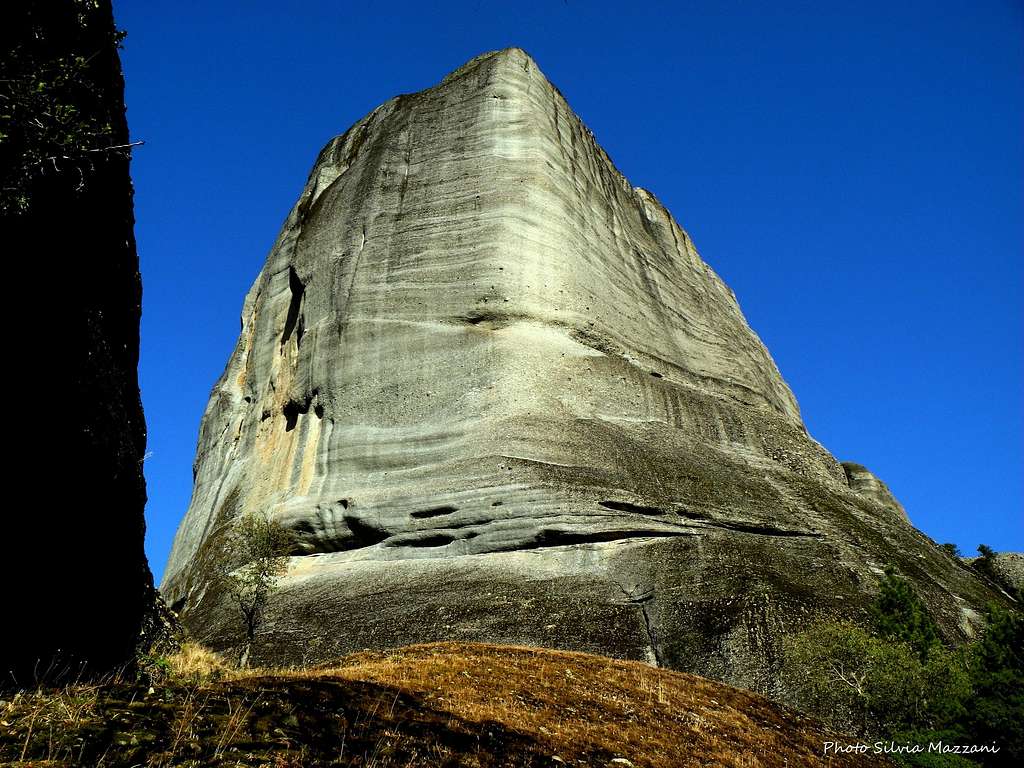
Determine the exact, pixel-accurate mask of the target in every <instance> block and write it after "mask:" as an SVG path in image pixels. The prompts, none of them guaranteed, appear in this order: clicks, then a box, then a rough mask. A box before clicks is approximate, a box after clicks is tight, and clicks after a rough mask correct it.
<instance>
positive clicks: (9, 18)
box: [0, 0, 155, 685]
mask: <svg viewBox="0 0 1024 768" xmlns="http://www.w3.org/2000/svg"><path fill="white" fill-rule="evenodd" d="M5 22H6V23H5V24H0V28H2V29H3V31H2V35H3V37H4V40H3V43H4V44H3V45H2V46H0V48H2V50H3V51H4V53H3V56H4V66H3V72H4V81H3V84H2V86H0V87H2V88H3V89H4V97H5V100H4V104H5V107H4V109H5V111H7V112H9V113H13V114H14V116H15V118H14V120H13V121H12V122H11V123H9V124H5V125H4V126H3V130H4V133H5V134H6V135H5V136H4V141H3V142H0V146H2V151H3V162H2V163H0V164H2V166H3V168H4V185H3V195H4V197H3V203H4V205H3V224H4V232H5V240H6V242H7V245H8V246H9V252H8V255H9V256H10V259H9V260H8V263H9V264H10V266H11V267H12V269H13V274H11V275H9V280H8V285H9V286H10V289H11V293H12V296H13V297H14V298H15V299H16V300H20V301H21V302H24V306H23V307H19V309H18V312H17V313H11V315H10V318H11V328H12V331H14V329H17V331H16V332H12V334H11V336H12V361H13V360H14V359H15V358H14V355H16V359H17V366H18V371H17V373H16V374H15V373H14V371H13V369H12V375H11V376H10V377H9V380H10V381H11V382H16V383H14V384H12V388H13V389H15V390H16V391H15V394H14V397H12V398H11V399H9V400H8V404H9V406H10V408H9V411H10V412H11V415H12V416H13V420H14V424H13V428H12V429H11V430H10V433H9V434H10V435H11V436H12V437H14V438H15V441H12V443H11V446H10V447H11V449H12V450H11V451H10V452H11V453H12V455H13V460H12V466H10V467H9V468H8V477H9V478H10V480H11V482H12V483H13V484H16V485H17V487H18V489H20V491H21V493H20V494H16V495H18V496H19V497H20V498H18V499H17V500H15V499H14V498H13V496H12V498H11V499H10V500H9V504H8V513H7V515H6V517H7V523H6V526H7V527H6V528H5V532H4V535H3V537H2V539H3V550H4V552H3V557H2V558H0V560H2V562H3V565H4V570H5V572H4V574H3V583H4V595H5V596H4V601H3V612H4V616H3V618H4V629H5V631H4V637H3V639H2V640H0V646H2V650H0V675H2V682H0V684H11V683H16V684H29V685H33V684H35V682H36V680H37V678H39V677H44V676H45V677H46V678H47V679H49V680H51V681H52V680H55V679H58V678H60V676H61V675H62V674H71V675H74V676H77V675H79V674H82V672H83V669H82V666H83V664H85V665H86V666H87V669H86V670H84V671H86V672H89V671H96V672H102V671H106V670H109V669H111V668H113V667H115V666H117V665H120V664H122V663H124V662H125V661H126V660H128V659H129V658H130V657H131V655H132V652H133V650H134V647H135V643H136V640H137V638H138V636H139V632H140V627H141V624H142V618H143V613H144V610H145V608H146V606H147V604H148V603H149V601H151V600H152V599H153V597H154V595H155V591H154V590H153V587H152V577H151V576H150V573H149V568H148V566H147V564H146V558H145V554H144V552H143V535H144V531H145V522H144V519H143V507H144V506H145V502H146V491H145V483H144V480H143V476H142V458H143V452H144V451H145V445H146V428H145V423H144V421H143V415H142V405H141V402H140V400H139V385H138V379H137V375H136V367H137V363H138V355H139V316H140V305H141V284H140V279H139V264H138V257H137V256H136V252H135V238H134V235H133V231H132V230H133V225H134V218H133V212H132V185H131V179H130V177H129V173H128V162H129V161H128V156H127V154H126V152H125V151H124V150H123V146H124V145H125V144H127V143H128V128H127V124H126V122H125V114H124V109H125V108H124V98H123V91H124V84H123V80H122V76H121V65H120V61H119V59H118V54H117V40H116V38H115V30H114V21H113V16H112V12H111V8H110V3H109V2H95V3H79V2H70V1H68V0H61V1H59V2H53V1H48V2H26V3H15V4H12V5H11V6H10V8H9V9H8V11H7V13H6V14H5ZM76 57H78V58H79V59H80V62H78V63H76V61H77V59H76ZM61 78H63V80H62V79H61ZM37 82H38V83H39V84H38V85H37ZM54 83H57V85H54ZM61 83H63V85H61ZM47 89H50V90H47ZM60 110H63V111H60ZM56 114H60V115H63V116H64V117H63V118H55V117H54V115H56ZM55 120H56V121H58V122H59V125H55V124H53V123H54V121H55ZM94 130H95V131H96V133H93V131H94ZM118 146H120V147H122V149H108V148H110V147H118ZM40 155H45V156H46V157H45V161H44V162H35V161H34V160H33V158H35V159H36V160H38V158H39V156H40ZM14 350H17V351H16V352H15V351H14ZM29 489H32V490H31V491H30V490H29ZM12 493H13V492H12Z"/></svg>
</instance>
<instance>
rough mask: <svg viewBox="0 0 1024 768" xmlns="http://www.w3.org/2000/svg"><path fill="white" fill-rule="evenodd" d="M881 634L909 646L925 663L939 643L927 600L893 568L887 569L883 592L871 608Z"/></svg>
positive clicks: (882, 585)
mask: <svg viewBox="0 0 1024 768" xmlns="http://www.w3.org/2000/svg"><path fill="white" fill-rule="evenodd" d="M870 611H871V616H872V618H873V619H874V621H875V628H876V629H877V631H878V633H879V635H881V636H882V637H884V638H887V639H890V640H899V641H902V642H905V643H907V644H908V645H909V646H910V647H911V648H913V649H914V651H915V652H916V653H917V655H918V656H919V657H920V658H921V660H922V661H924V660H925V659H927V657H928V653H929V651H930V650H931V649H932V648H933V647H934V646H935V645H937V644H938V643H939V632H938V628H937V627H936V626H935V622H934V621H933V620H932V617H931V615H930V614H929V613H928V608H927V606H925V604H924V601H923V600H921V598H920V597H919V596H918V595H917V593H916V592H915V591H914V588H913V587H912V586H911V585H910V582H908V581H907V580H906V579H904V578H903V577H902V576H900V575H899V574H898V573H897V572H896V569H895V568H893V567H892V566H890V567H888V568H886V569H885V577H884V578H883V579H882V584H881V592H880V593H879V595H878V597H877V598H875V602H874V603H873V604H872V605H871V608H870Z"/></svg>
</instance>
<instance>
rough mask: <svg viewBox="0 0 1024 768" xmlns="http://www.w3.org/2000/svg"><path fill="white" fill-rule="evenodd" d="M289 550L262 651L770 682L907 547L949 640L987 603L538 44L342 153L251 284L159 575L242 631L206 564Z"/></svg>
mask: <svg viewBox="0 0 1024 768" xmlns="http://www.w3.org/2000/svg"><path fill="white" fill-rule="evenodd" d="M250 511H256V512H260V513H266V514H268V515H270V516H271V517H273V518H275V519H277V520H280V521H281V522H282V523H284V524H285V525H287V526H288V527H289V528H290V529H291V530H292V531H293V532H294V534H295V536H296V540H297V544H296V548H295V551H294V557H293V558H292V560H291V567H290V571H289V574H288V576H287V578H286V579H285V581H284V584H283V589H282V591H281V592H280V594H279V595H277V596H276V597H275V601H274V604H273V605H272V606H271V609H270V611H269V613H268V621H267V623H266V625H265V632H264V633H263V635H262V636H261V638H260V640H261V648H260V649H259V650H258V654H262V655H263V657H264V658H265V659H274V660H291V661H301V660H316V659H322V658H330V657H334V656H337V655H339V654H341V653H344V652H348V651H351V650H354V649H360V648H384V647H391V646H396V645H401V644H407V643H414V642H424V641H433V640H444V639H453V638H458V639H466V640H485V641H495V642H505V643H515V644H530V645H542V646H549V647H554V648H566V649H577V650H585V651H593V652H599V653H605V654H609V655H612V656H618V657H623V658H630V659H645V660H647V661H649V662H651V663H653V664H657V665H662V666H667V667H671V668H675V669H681V670H688V671H694V672H698V673H700V674H704V675H707V676H711V677H716V678H719V679H723V680H726V681H729V682H732V683H735V684H740V685H743V686H747V687H750V688H753V689H755V690H763V691H768V690H773V687H774V685H775V681H776V677H777V676H776V673H777V665H778V654H777V650H778V642H779V638H780V636H781V635H782V634H783V633H785V632H786V631H788V630H789V629H790V628H792V627H794V626H796V625H799V624H800V623H801V622H802V621H804V620H805V619H806V618H808V617H809V616H812V615H815V614H816V613H819V612H838V613H847V614H848V613H856V612H858V611H859V610H860V609H861V607H862V606H863V605H864V603H865V602H866V600H868V599H869V598H870V595H871V593H872V592H873V590H875V584H876V580H877V575H878V574H880V573H881V572H882V568H883V567H884V566H885V565H886V564H889V563H893V564H895V565H897V566H898V567H899V569H900V570H901V571H902V572H903V573H904V574H905V575H907V576H908V577H909V578H910V579H911V580H912V581H913V582H914V583H915V585H916V586H917V588H918V589H919V590H920V591H921V592H922V593H923V594H924V596H925V598H926V599H927V600H928V602H929V604H930V605H931V607H932V608H933V609H934V611H935V613H936V614H937V617H938V618H939V621H940V623H941V625H942V627H943V629H944V630H945V631H946V632H947V633H948V634H949V635H950V636H963V635H966V634H970V633H971V632H972V631H973V629H972V623H973V622H974V621H975V620H976V618H977V611H978V610H979V608H980V606H981V605H982V604H983V603H984V601H985V600H987V599H989V598H991V597H992V596H993V594H992V592H991V591H990V590H989V589H988V588H987V587H986V586H985V585H984V584H982V583H981V582H979V580H978V579H977V578H976V577H975V576H974V575H972V573H971V572H970V570H969V569H968V568H966V567H964V566H962V565H961V564H960V563H959V562H957V561H955V559H953V558H950V557H948V556H947V555H945V554H944V553H943V552H941V551H939V550H938V549H937V548H936V547H935V546H934V544H933V543H932V542H931V541H930V540H929V539H928V538H927V537H925V536H923V535H922V534H921V533H919V532H918V531H916V530H915V529H914V528H913V527H912V526H911V525H910V524H909V522H908V521H907V518H906V515H905V513H904V512H903V510H902V508H901V507H900V506H899V504H898V503H897V502H896V501H895V499H893V498H892V496H891V494H889V492H888V490H887V489H885V486H884V484H882V483H881V482H880V481H878V480H877V479H876V478H874V477H873V476H872V475H871V474H870V473H869V472H868V471H867V470H865V469H864V468H863V467H860V466H858V465H847V467H846V468H845V470H844V467H843V466H841V465H840V464H839V462H837V461H836V460H835V459H834V458H833V457H832V456H831V455H829V453H828V452H827V451H826V450H824V449H823V448H822V447H821V446H820V445H819V444H818V443H816V442H815V441H814V440H813V439H812V438H811V437H810V436H809V435H808V434H807V431H806V429H805V428H804V426H803V424H802V422H801V419H800V414H799V411H798V408H797V404H796V401H795V400H794V398H793V395H792V393H791V392H790V391H789V389H788V387H787V386H786V384H785V382H784V381H783V380H782V377H781V376H780V374H779V372H778V370H777V369H776V366H775V364H774V363H773V361H772V359H771V357H770V356H769V354H768V352H767V351H766V350H765V348H764V346H763V345H762V344H761V342H760V341H759V340H758V338H757V337H756V335H755V334H754V333H753V332H752V331H751V330H750V328H749V327H748V326H747V324H746V322H745V320H744V318H743V315H742V314H741V312H740V309H739V307H738V305H737V302H736V299H735V297H734V296H733V294H732V292H731V291H730V290H729V288H728V287H727V286H725V285H724V284H723V282H722V281H721V280H720V279H719V278H718V276H717V275H715V273H714V272H713V271H712V270H711V269H710V268H709V267H708V266H707V264H705V263H704V262H703V261H702V260H701V258H700V257H699V256H698V254H697V252H696V250H695V249H694V246H693V244H692V242H691V241H690V238H689V237H688V236H687V235H686V233H685V232H684V231H683V230H682V229H681V228H680V227H679V226H678V225H677V224H676V222H675V221H674V220H673V218H672V217H671V216H670V215H669V213H668V212H667V211H666V210H665V208H664V207H663V206H662V205H661V204H660V203H659V202H658V200H657V199H656V198H655V197H654V196H653V195H652V194H651V193H649V192H647V191H645V190H643V189H639V188H634V187H632V186H630V184H629V183H628V182H627V181H626V179H624V178H623V176H622V175H621V174H620V173H619V172H618V171H617V170H616V168H615V166H614V165H613V164H612V162H611V160H610V159H609V158H608V156H607V155H606V154H605V152H604V151H603V150H602V149H601V148H600V147H599V146H598V145H597V143H596V141H595V139H594V137H593V135H592V134H591V133H590V131H589V130H588V129H587V128H586V127H585V126H584V125H583V124H582V122H581V121H580V120H579V118H578V117H577V116H576V115H575V114H574V113H573V112H572V110H571V109H570V108H569V106H568V105H567V104H566V102H565V99H564V98H563V97H562V96H561V94H560V93H559V92H558V91H557V90H556V89H555V88H554V87H553V86H552V85H551V84H550V83H549V82H548V81H547V79H546V78H545V77H544V75H543V74H542V73H541V72H540V70H539V69H538V67H537V65H536V63H535V62H534V61H533V60H532V59H531V58H530V57H529V56H528V55H526V54H525V53H524V52H523V51H521V50H519V49H509V50H505V51H500V52H496V53H490V54H485V55H483V56H480V57H478V58H476V59H474V60H472V61H470V62H469V63H467V64H466V65H464V66H463V67H461V68H460V69H458V70H457V71H455V72H453V73H452V74H451V75H449V76H448V77H447V78H445V79H444V80H443V81H442V82H441V83H440V84H439V85H438V86H436V87H434V88H431V89H429V90H426V91H423V92H421V93H417V94H413V95H406V96H399V97H397V98H394V99H391V100H390V101H388V102H386V103H385V104H383V105H382V106H380V107H379V108H377V109H376V110H374V111H373V112H372V113H371V114H370V115H368V116H367V117H365V118H364V119H363V120H361V121H360V122H358V123H357V124H356V125H354V126H353V127H352V128H351V129H349V131H348V132H346V133H345V134H344V135H342V136H339V137H338V138H336V139H334V140H332V141H331V142H329V143H328V145H327V146H326V147H325V148H324V150H323V151H322V152H321V154H320V156H319V158H318V159H317V161H316V164H315V166H314V168H313V171H312V173H311V175H310V177H309V181H308V183H307V185H306V188H305V190H304V191H303V193H302V195H301V197H300V199H299V201H298V203H297V204H296V205H295V207H294V209H293V210H292V212H291V213H290V214H289V216H288V219H287V221H286V222H285V225H284V228H283V229H282V231H281V234H280V236H279V238H278V240H277V242H276V244H275V245H274V247H273V249H272V251H271V253H270V256H269V257H268V259H267V262H266V264H265V266H264V268H263V270H262V272H261V273H260V275H259V277H258V278H257V279H256V282H255V284H254V285H253V287H252V289H251V291H250V292H249V295H248V296H247V297H246V300H245V304H244V308H243V312H242V331H241V335H240V337H239V340H238V344H237V347H236V348H235V351H234V353H233V354H232V356H231V359H230V360H229V362H228V365H227V368H226V370H225V371H224V374H223V375H222V377H221V378H220V380H219V381H218V383H217V384H216V386H215V387H214V390H213V394H212V396H211V398H210V402H209V405H208V407H207V410H206V413H205V415H204V417H203V422H202V427H201V431H200V438H199V446H198V451H197V455H196V462H195V489H194V494H193V498H192V503H191V505H190V507H189V509H188V512H187V514H186V515H185V519H184V520H183V522H182V524H181V527H180V529H179V531H178V534H177V537H176V539H175V544H174V549H173V552H172V555H171V559H170V563H169V566H168V570H167V573H166V577H165V580H164V585H163V589H164V592H165V594H166V595H167V596H168V600H169V602H171V604H172V605H173V606H174V607H176V608H178V609H180V610H181V611H182V617H183V620H184V621H185V623H186V624H187V625H188V626H189V627H190V628H191V629H192V630H193V632H195V633H196V634H197V635H199V636H200V637H202V638H204V639H205V640H206V641H207V642H211V643H214V644H217V645H220V646H224V645H227V644H230V643H231V642H234V640H235V639H236V638H237V632H238V628H237V623H236V621H235V619H234V617H233V616H232V614H231V612H230V606H228V605H227V604H226V603H225V602H224V600H223V599H222V597H221V596H220V595H218V594H217V593H216V591H215V590H212V589H210V588H209V579H208V575H209V574H208V573H207V570H206V569H207V567H208V563H207V558H206V552H207V548H208V546H209V545H210V544H211V543H212V542H213V541H214V540H215V539H216V538H217V536H218V534H219V532H221V531H223V530H224V526H225V525H227V524H229V523H230V521H231V520H232V519H234V518H236V517H237V516H239V515H241V514H244V513H246V512H250Z"/></svg>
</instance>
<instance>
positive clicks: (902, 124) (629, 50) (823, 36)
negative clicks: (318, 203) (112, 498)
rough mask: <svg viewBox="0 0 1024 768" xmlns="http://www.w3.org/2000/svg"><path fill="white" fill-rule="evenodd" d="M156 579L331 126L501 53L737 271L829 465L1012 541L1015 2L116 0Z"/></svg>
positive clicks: (925, 518)
mask: <svg viewBox="0 0 1024 768" xmlns="http://www.w3.org/2000/svg"><path fill="white" fill-rule="evenodd" d="M115 13H116V16H117V21H118V24H119V26H120V27H122V28H123V29H125V30H127V32H128V37H127V39H126V40H125V50H124V51H123V60H124V68H125V76H126V78H127V85H128V90H127V101H128V120H129V124H130V126H131V130H132V134H133V138H135V139H144V140H145V141H146V145H145V146H144V147H142V148H141V149H139V150H137V151H136V153H135V160H134V162H133V164H132V173H133V176H134V179H135V187H136V198H135V205H136V208H135V214H136V219H137V224H136V234H137V237H138V243H139V254H140V257H141V260H142V275H143V284H144V291H145V298H144V303H143V318H142V359H141V364H140V376H141V383H142V395H143V402H144V404H145V408H146V420H147V422H148V424H149V450H150V451H151V455H150V456H149V458H148V459H147V461H146V465H145V466H146V477H147V480H148V484H149V506H148V509H147V513H146V518H147V523H148V527H149V530H148V534H147V551H148V554H149V558H150V563H151V565H152V568H153V571H154V574H155V575H156V576H157V578H158V579H159V577H160V574H161V573H162V571H163V568H164V564H165V561H166V559H167V554H168V551H169V548H170V543H171V539H172V537H173V535H174V530H175V529H176V527H177V525H178V522H179V521H180V519H181V517H182V515H183V513H184V511H185V509H186V507H187V505H188V501H189V496H190V493H191V483H192V474H191V463H192V458H193V455H194V451H195V443H196V437H197V434H198V428H199V419H200V417H201V415H202V412H203V409H204V407H205V404H206V400H207V397H208V395H209V392H210V388H211V387H212V385H213V383H214V381H215V380H216V378H217V377H218V376H219V375H220V372H221V370H222V369H223V367H224V364H225V362H226V361H227V357H228V355H229V353H230V352H231V349H232V347H233V346H234V343H235V339H236V336H237V334H238V328H239V319H238V318H239V312H240V310H241V305H242V299H243V296H244V294H245V292H246V290H247V289H248V287H249V285H250V284H251V283H252V281H253V280H254V278H255V277H256V274H257V272H258V271H259V269H260V266H261V265H262V263H263V260H264V259H265V257H266V255H267V252H268V250H269V249H270V246H271V245H272V243H273V240H274V238H275V236H276V234H277V231H278V229H279V227H280V226H281V223H282V221H283V220H284V217H285V215H286V214H287V212H288V209H289V208H290V207H291V205H292V204H293V202H294V200H295V198H296V197H297V196H298V194H299V192H300V191H301V189H302V186H303V184H304V182H305V178H306V174H307V173H308V171H309V168H310V166H311V164H312V162H313V160H314V159H315V157H316V154H317V152H318V151H319V149H320V148H321V146H322V145H323V144H324V143H325V142H326V141H327V140H328V139H329V138H331V137H332V136H334V135H336V134H339V133H342V132H343V131H344V130H345V129H346V128H348V126H349V125H351V124H352V123H353V122H354V121H356V120H357V119H359V118H360V117H362V116H363V115H364V114H366V113H367V112H369V111H370V110H371V109H373V108H374V107H375V106H377V105H378V104H380V103H381V102H383V101H385V100H386V99H388V98H390V97H391V96H393V95H395V94H398V93H403V92H410V91H416V90H420V89H422V88H425V87H428V86H430V85H433V84H435V83H436V82H437V81H438V80H439V79H440V78H441V77H442V76H444V75H445V74H446V73H447V72H449V71H450V70H452V69H454V68H455V67H457V66H459V65H460V64H462V63H463V62H464V61H465V60H467V59H469V58H471V57H473V56H475V55H477V54H479V53H481V52H483V51H488V50H493V49H496V48H504V47H507V46H510V45H518V46H520V47H522V48H525V49H526V50H527V51H528V52H529V53H530V54H532V55H533V56H534V58H535V59H536V60H537V62H538V63H539V65H540V67H541V69H543V70H544V72H545V73H546V74H547V75H548V77H549V78H550V79H551V80H552V81H553V82H554V83H555V85H557V86H558V87H559V88H560V89H561V91H562V92H563V93H564V94H565V96H566V98H567V99H568V100H569V103H570V104H571V105H572V106H573V108H574V109H575V110H576V112H577V113H578V114H579V115H580V116H581V117H582V118H583V120H584V121H585V122H586V123H587V124H588V125H589V126H590V127H591V129H593V131H594V133H595V134H596V136H597V138H598V141H599V142H600V143H601V144H602V145H603V146H604V147H605V148H606V149H607V150H608V152H609V154H610V155H611V156H612V158H613V159H614V160H615V163H616V164H617V165H618V167H619V169H620V170H622V171H623V172H624V173H625V174H626V176H627V177H628V178H629V179H630V181H632V183H633V184H636V185H640V186H643V187H646V188H648V189H650V190H652V191H653V192H654V193H655V194H656V195H658V197H659V198H660V199H661V200H662V201H664V202H665V204H666V205H667V206H668V207H669V209H670V210H671V211H672V213H673V214H674V215H675V217H676V218H677V220H678V221H679V222H680V224H681V225H682V226H683V227H684V228H685V229H687V230H688V231H689V233H690V234H691V235H692V236H693V238H694V240H695V242H696V244H697V247H698V249H699V250H700V251H701V254H702V255H703V257H704V259H705V260H706V261H708V262H709V263H710V264H711V265H712V266H713V267H714V268H715V270H717V271H718V273H719V274H720V275H722V277H723V278H724V279H725V281H726V282H727V283H728V284H729V285H730V286H731V287H732V288H733V289H734V290H735V292H736V294H737V296H738V297H739V300H740V304H741V306H742V307H743V310H744V312H745V313H746V316H747V319H748V320H749V321H750V323H751V325H752V326H753V328H754V329H755V330H756V331H757V332H758V333H759V334H760V336H761V338H762V339H763V340H764V342H765V343H766V344H767V346H768V348H769V350H770V351H771V353H772V355H773V356H774V358H775V360H776V362H777V363H778V364H779V368H780V369H781V370H782V373H783V375H784V376H785V378H786V380H787V381H788V382H789V384H790V386H791V387H792V388H793V391H794V392H795V394H796V396H797V399H798V400H799V402H800V405H801V407H802V409H803V415H804V419H805V421H806V423H807V425H808V428H809V429H810V431H811V434H813V435H814V436H815V437H816V438H817V439H818V440H819V441H820V442H822V443H823V444H824V445H825V446H826V447H827V448H828V449H829V450H830V451H831V452H832V453H833V454H835V455H836V456H837V457H839V458H840V459H850V460H854V461H858V462H860V463H863V464H865V465H867V466H868V467H869V468H871V469H872V470H873V471H874V472H875V473H876V474H878V475H879V476H880V477H881V478H883V479H884V480H885V481H886V482H887V483H888V484H889V485H890V487H891V488H892V489H893V491H894V492H895V493H896V495H897V497H899V499H900V500H901V501H902V502H903V504H904V506H905V507H906V508H907V510H908V512H909V514H910V517H911V519H912V520H913V521H914V523H915V524H916V525H917V526H918V527H919V528H921V529H922V530H923V531H924V532H925V533H927V534H928V535H929V536H931V537H932V538H934V539H936V540H938V541H940V542H944V541H952V542H955V543H956V544H958V545H959V546H960V547H961V549H963V550H965V551H973V550H974V548H975V547H976V545H977V544H978V543H980V542H984V543H987V544H989V545H991V546H993V547H994V548H995V549H997V550H1006V549H1012V550H1018V551H1020V550H1024V522H1022V517H1024V480H1022V469H1024V413H1022V408H1024V391H1022V362H1024V354H1022V351H1024V344H1022V342H1024V338H1022V337H1024V312H1022V298H1021V297H1022V294H1024V290H1022V289H1024V266H1022V264H1024V258H1022V257H1024V225H1022V216H1024V183H1022V177H1024V139H1022V137H1024V7H1022V5H1021V3H1020V2H1015V1H1014V0H963V1H962V2H945V1H944V0H929V1H928V2H913V1H907V0H900V2H895V3H894V2H889V1H886V2H875V1H874V0H858V1H857V2H829V1H828V0H826V1H825V2H822V1H821V0H817V1H816V2H790V1H789V0H776V1H775V2H770V3H769V2H754V1H747V2H730V1H729V0H703V1H702V2H665V3H658V2H644V3H624V2H608V3H600V2H582V1H581V0H548V1H546V2H530V1H529V0H519V1H518V2H515V3H507V2H503V3H492V2H482V1H478V2H471V1H470V2H451V3H443V2H438V3H424V2H413V3H406V2H400V1H398V0H392V1H391V2H386V3H372V2H317V1H316V0H306V1H305V2H302V3H288V2H281V1H280V0H278V1H277V2H257V1H254V0H248V1H245V2H243V1H242V0H237V1H236V2H221V1H218V0H211V1H210V2H202V3H200V2H182V0H176V1H175V2H165V1H164V0H120V2H118V0H115Z"/></svg>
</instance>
